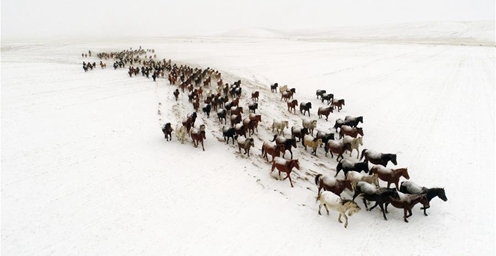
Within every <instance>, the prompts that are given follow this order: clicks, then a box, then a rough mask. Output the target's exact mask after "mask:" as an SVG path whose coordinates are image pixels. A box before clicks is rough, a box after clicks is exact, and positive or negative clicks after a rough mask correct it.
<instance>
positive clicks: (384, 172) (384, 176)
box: [370, 165, 410, 190]
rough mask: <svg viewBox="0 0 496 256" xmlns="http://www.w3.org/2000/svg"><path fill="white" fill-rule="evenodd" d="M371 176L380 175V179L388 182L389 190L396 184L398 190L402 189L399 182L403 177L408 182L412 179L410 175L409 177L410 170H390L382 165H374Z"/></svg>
mask: <svg viewBox="0 0 496 256" xmlns="http://www.w3.org/2000/svg"><path fill="white" fill-rule="evenodd" d="M370 174H377V175H379V179H381V180H383V181H385V182H387V188H389V187H390V186H391V184H393V183H394V185H395V186H396V189H397V190H399V189H400V187H399V186H398V182H399V181H400V178H401V177H402V176H403V177H405V179H407V180H408V179H410V175H408V168H399V169H390V168H386V167H384V166H382V165H374V167H372V168H371V169H370Z"/></svg>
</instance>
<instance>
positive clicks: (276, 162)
mask: <svg viewBox="0 0 496 256" xmlns="http://www.w3.org/2000/svg"><path fill="white" fill-rule="evenodd" d="M293 167H294V168H296V169H298V170H299V169H300V162H299V161H298V159H291V160H286V159H284V158H281V157H276V158H274V159H273V160H272V168H271V169H270V172H273V171H274V169H275V168H277V170H278V171H279V178H281V172H285V173H286V178H284V179H287V178H289V183H290V184H291V187H294V186H293V181H292V180H291V175H290V174H291V171H292V170H293Z"/></svg>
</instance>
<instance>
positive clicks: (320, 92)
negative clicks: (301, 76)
mask: <svg viewBox="0 0 496 256" xmlns="http://www.w3.org/2000/svg"><path fill="white" fill-rule="evenodd" d="M324 93H326V90H317V92H316V93H315V95H317V99H318V98H319V96H320V97H322V95H323V94H324Z"/></svg>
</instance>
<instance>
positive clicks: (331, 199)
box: [316, 191, 361, 228]
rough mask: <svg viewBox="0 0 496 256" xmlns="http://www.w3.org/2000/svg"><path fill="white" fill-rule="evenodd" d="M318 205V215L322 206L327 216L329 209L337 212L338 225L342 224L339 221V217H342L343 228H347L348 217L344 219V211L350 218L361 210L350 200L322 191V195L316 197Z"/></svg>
mask: <svg viewBox="0 0 496 256" xmlns="http://www.w3.org/2000/svg"><path fill="white" fill-rule="evenodd" d="M316 201H320V203H319V215H322V214H321V213H320V209H321V208H322V205H324V207H325V209H326V211H327V215H329V208H331V209H332V210H335V211H338V212H339V217H338V221H339V223H343V222H342V221H341V216H344V219H345V223H344V227H345V228H346V227H348V217H346V211H348V216H352V215H353V214H355V213H357V212H359V211H360V210H361V208H360V206H358V204H357V203H356V202H354V201H352V200H346V199H342V198H341V197H340V196H338V195H335V194H333V193H332V192H328V191H324V192H322V194H318V195H317V200H316Z"/></svg>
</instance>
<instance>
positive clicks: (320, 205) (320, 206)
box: [319, 203, 322, 215]
mask: <svg viewBox="0 0 496 256" xmlns="http://www.w3.org/2000/svg"><path fill="white" fill-rule="evenodd" d="M320 208H322V203H320V204H319V215H322V213H320Z"/></svg>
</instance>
